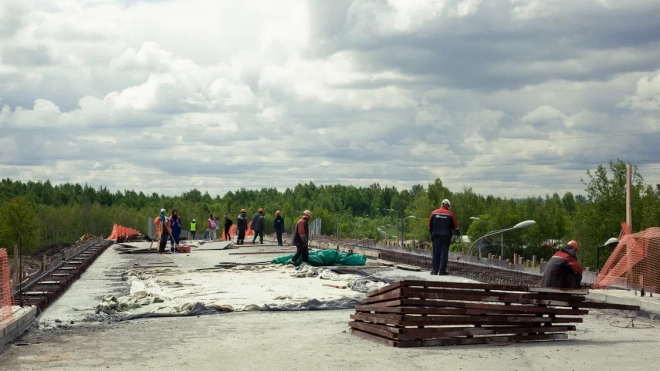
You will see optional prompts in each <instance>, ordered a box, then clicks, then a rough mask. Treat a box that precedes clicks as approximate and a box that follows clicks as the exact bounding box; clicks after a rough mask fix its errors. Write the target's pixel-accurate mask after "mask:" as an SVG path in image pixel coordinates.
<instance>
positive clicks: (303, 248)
mask: <svg viewBox="0 0 660 371" xmlns="http://www.w3.org/2000/svg"><path fill="white" fill-rule="evenodd" d="M310 219H312V212H311V211H309V210H305V211H303V215H302V218H300V220H298V223H296V228H294V230H293V240H292V241H291V244H292V245H294V246H295V247H296V254H295V255H294V256H293V257H292V258H291V260H289V261H288V262H287V264H290V265H295V263H296V261H297V260H298V259H299V258H300V257H302V264H300V265H299V266H298V269H301V268H304V267H305V266H306V265H307V264H308V262H309V220H310Z"/></svg>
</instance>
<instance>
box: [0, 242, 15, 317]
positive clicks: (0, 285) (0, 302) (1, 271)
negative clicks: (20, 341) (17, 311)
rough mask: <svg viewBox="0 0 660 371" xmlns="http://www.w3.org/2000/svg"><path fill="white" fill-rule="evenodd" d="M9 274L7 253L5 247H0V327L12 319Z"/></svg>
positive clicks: (11, 295)
mask: <svg viewBox="0 0 660 371" xmlns="http://www.w3.org/2000/svg"><path fill="white" fill-rule="evenodd" d="M13 296H14V295H13V294H12V290H11V274H10V273H9V255H8V254H7V250H6V249H0V328H2V327H4V324H5V323H9V322H11V321H12V320H13V319H14V310H13V308H12V306H13V305H14V301H13Z"/></svg>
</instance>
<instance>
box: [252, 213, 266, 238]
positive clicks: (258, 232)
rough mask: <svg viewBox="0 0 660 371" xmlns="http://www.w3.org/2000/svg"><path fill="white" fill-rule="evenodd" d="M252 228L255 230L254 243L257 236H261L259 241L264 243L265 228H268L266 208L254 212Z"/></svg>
mask: <svg viewBox="0 0 660 371" xmlns="http://www.w3.org/2000/svg"><path fill="white" fill-rule="evenodd" d="M250 228H252V230H253V231H254V238H253V239H252V243H256V242H257V236H258V237H259V242H260V243H261V244H262V245H263V243H264V229H265V228H266V218H265V217H264V209H259V211H258V212H257V213H256V214H254V216H253V217H252V224H250Z"/></svg>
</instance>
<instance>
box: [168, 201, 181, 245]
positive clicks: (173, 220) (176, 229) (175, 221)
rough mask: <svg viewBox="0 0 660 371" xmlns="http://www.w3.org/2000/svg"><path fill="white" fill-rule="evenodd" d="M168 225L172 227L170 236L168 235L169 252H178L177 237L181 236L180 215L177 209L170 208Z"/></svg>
mask: <svg viewBox="0 0 660 371" xmlns="http://www.w3.org/2000/svg"><path fill="white" fill-rule="evenodd" d="M170 227H171V228H172V236H171V237H170V252H171V253H174V252H178V251H179V249H178V247H179V238H180V237H181V217H180V216H179V211H178V210H177V209H174V210H172V216H170Z"/></svg>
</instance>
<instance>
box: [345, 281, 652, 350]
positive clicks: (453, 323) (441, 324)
mask: <svg viewBox="0 0 660 371" xmlns="http://www.w3.org/2000/svg"><path fill="white" fill-rule="evenodd" d="M587 294H588V291H587V290H559V289H545V288H533V287H525V286H507V285H491V284H479V283H457V282H429V281H411V280H406V281H400V282H396V283H394V284H391V285H387V286H385V287H382V288H379V289H377V290H373V291H370V292H368V293H367V297H366V298H365V299H363V300H362V305H359V306H357V307H356V308H355V314H353V315H351V322H349V326H350V328H351V332H352V333H353V334H355V335H358V336H360V337H363V338H365V339H369V340H373V341H377V342H380V343H383V344H386V345H390V346H394V347H418V346H438V345H467V344H492V343H509V342H528V341H553V340H566V339H568V335H567V334H566V333H567V332H569V331H575V329H576V327H575V325H574V324H576V323H582V321H583V319H582V317H580V316H582V315H585V314H588V313H589V311H588V310H587V309H588V308H603V309H624V310H639V307H635V306H621V305H611V304H603V303H592V302H587V301H586V295H587Z"/></svg>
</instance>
